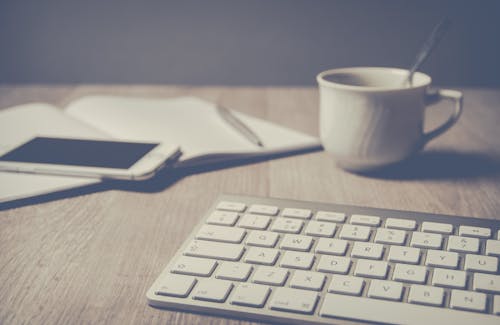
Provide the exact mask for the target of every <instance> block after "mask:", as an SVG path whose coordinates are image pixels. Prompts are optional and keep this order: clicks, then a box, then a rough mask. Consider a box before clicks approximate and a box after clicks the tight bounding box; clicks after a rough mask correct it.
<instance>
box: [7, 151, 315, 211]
mask: <svg viewBox="0 0 500 325" xmlns="http://www.w3.org/2000/svg"><path fill="white" fill-rule="evenodd" d="M319 150H321V148H320V147H316V148H310V149H303V150H297V151H294V152H286V153H278V154H274V155H270V156H266V157H251V158H248V157H247V158H241V159H238V160H233V161H231V162H223V163H212V164H209V165H206V166H197V167H183V168H181V167H177V168H165V169H162V170H160V171H159V172H158V173H157V174H156V175H155V177H153V178H150V179H147V180H143V181H121V180H105V181H103V182H101V183H99V184H94V185H89V186H84V187H79V188H73V189H69V190H64V191H59V192H53V193H49V194H44V195H40V196H36V197H31V198H24V199H19V200H15V201H10V202H5V203H0V211H3V210H7V209H13V208H18V207H23V206H29V205H35V204H40V203H46V202H50V201H56V200H61V199H65V198H72V197H77V196H82V195H87V194H91V193H97V192H104V191H109V190H119V191H127V192H142V193H157V192H162V191H164V190H165V189H167V188H168V187H170V186H172V185H173V184H175V183H176V182H178V181H179V180H181V179H183V178H184V177H188V176H190V175H195V174H200V173H206V172H211V171H217V170H220V169H225V168H232V167H237V166H245V165H250V164H255V163H259V162H264V161H267V160H271V159H278V158H284V157H288V156H292V155H297V154H305V153H310V152H315V151H319Z"/></svg>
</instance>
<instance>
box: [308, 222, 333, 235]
mask: <svg viewBox="0 0 500 325" xmlns="http://www.w3.org/2000/svg"><path fill="white" fill-rule="evenodd" d="M335 228H336V225H335V224H334V223H331V222H323V221H314V220H313V221H309V223H308V224H307V227H306V230H305V233H306V235H310V236H318V237H333V235H334V234H335Z"/></svg>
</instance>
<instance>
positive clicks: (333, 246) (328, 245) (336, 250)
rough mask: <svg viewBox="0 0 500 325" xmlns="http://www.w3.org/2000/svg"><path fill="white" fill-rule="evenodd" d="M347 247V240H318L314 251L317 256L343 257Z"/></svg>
mask: <svg viewBox="0 0 500 325" xmlns="http://www.w3.org/2000/svg"><path fill="white" fill-rule="evenodd" d="M347 245H348V242H347V240H343V239H337V238H333V239H327V238H320V239H319V240H318V244H317V245H316V249H315V250H314V251H315V252H316V253H319V254H330V255H344V254H345V252H346V250H347Z"/></svg>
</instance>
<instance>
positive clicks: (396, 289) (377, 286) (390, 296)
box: [368, 280, 403, 301]
mask: <svg viewBox="0 0 500 325" xmlns="http://www.w3.org/2000/svg"><path fill="white" fill-rule="evenodd" d="M402 294H403V285H402V284H401V283H399V282H395V281H387V280H372V281H371V282H370V287H369V288H368V297H370V298H379V299H387V300H395V301H399V300H401V296H402Z"/></svg>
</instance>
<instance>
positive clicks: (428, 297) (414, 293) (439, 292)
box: [408, 284, 444, 307]
mask: <svg viewBox="0 0 500 325" xmlns="http://www.w3.org/2000/svg"><path fill="white" fill-rule="evenodd" d="M443 298H444V290H443V289H442V288H437V287H431V286H425V285H419V284H414V285H412V286H411V287H410V293H409V294H408V302H409V303H412V304H421V305H428V306H438V307H439V306H442V305H443Z"/></svg>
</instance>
